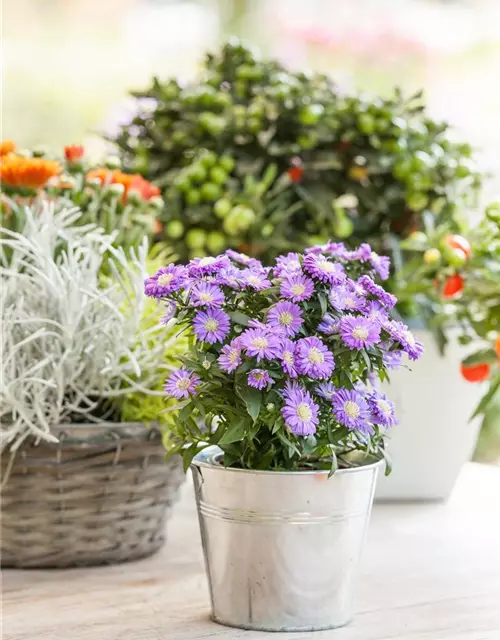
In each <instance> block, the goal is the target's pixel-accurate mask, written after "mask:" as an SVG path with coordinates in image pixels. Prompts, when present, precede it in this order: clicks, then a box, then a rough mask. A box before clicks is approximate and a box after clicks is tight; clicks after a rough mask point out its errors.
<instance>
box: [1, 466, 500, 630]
mask: <svg viewBox="0 0 500 640" xmlns="http://www.w3.org/2000/svg"><path fill="white" fill-rule="evenodd" d="M499 541H500V469H496V468H492V467H485V466H481V465H475V464H471V465H468V466H467V467H466V468H465V469H464V472H463V474H462V476H461V478H460V480H459V483H458V486H457V488H456V490H455V492H454V494H453V496H452V498H451V500H450V501H449V503H448V504H444V505H443V504H400V505H396V504H377V505H375V507H374V511H373V516H372V522H371V527H370V531H369V535H368V539H367V544H366V549H365V553H364V557H363V562H362V566H361V570H360V575H359V580H358V586H357V595H356V600H355V618H354V620H353V622H352V623H351V624H350V625H349V626H348V627H345V628H343V629H338V630H336V631H326V632H318V633H316V634H310V633H288V634H287V633H283V634H271V633H258V632H248V631H240V630H237V629H230V628H225V627H222V626H219V625H217V624H215V623H213V622H211V621H210V619H209V598H208V588H207V583H206V579H205V575H204V566H203V557H202V552H201V545H200V540H199V532H198V522H197V519H196V513H195V508H194V499H193V495H192V486H191V484H190V483H187V484H186V485H185V486H184V488H183V491H182V498H181V500H180V502H179V503H178V504H177V505H176V507H175V510H174V517H173V518H172V520H171V522H170V523H169V531H168V541H167V544H166V546H165V547H164V549H163V550H162V551H161V552H160V553H159V554H157V555H156V556H153V557H151V558H148V559H146V560H142V561H139V562H134V563H130V564H123V565H119V566H114V567H99V568H94V569H74V570H65V571H59V570H57V571H13V570H6V571H4V572H3V635H2V638H3V639H4V640H201V639H204V638H210V639H211V640H215V639H218V638H226V639H231V638H243V637H244V638H245V640H247V639H248V640H263V639H264V638H278V637H279V638H287V639H290V640H292V639H293V640H306V638H307V639H309V638H311V637H314V639H315V640H324V639H325V638H334V639H335V640H396V639H397V640H499V638H500V552H499V548H500V547H499Z"/></svg>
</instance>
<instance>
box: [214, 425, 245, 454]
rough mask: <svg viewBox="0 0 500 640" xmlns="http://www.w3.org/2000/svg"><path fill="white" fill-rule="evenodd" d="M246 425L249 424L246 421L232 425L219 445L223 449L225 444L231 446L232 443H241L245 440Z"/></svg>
mask: <svg viewBox="0 0 500 640" xmlns="http://www.w3.org/2000/svg"><path fill="white" fill-rule="evenodd" d="M246 425H247V423H246V421H245V420H240V421H239V422H235V423H234V424H232V425H230V427H229V428H228V429H227V431H225V433H224V435H223V436H222V438H221V439H220V440H219V442H218V443H217V444H218V445H219V446H220V447H221V446H222V445H225V444H231V443H232V442H239V441H240V440H243V438H244V437H245V431H246Z"/></svg>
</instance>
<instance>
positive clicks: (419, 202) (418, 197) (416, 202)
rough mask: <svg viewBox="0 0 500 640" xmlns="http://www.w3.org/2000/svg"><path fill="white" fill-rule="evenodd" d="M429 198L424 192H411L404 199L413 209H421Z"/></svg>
mask: <svg viewBox="0 0 500 640" xmlns="http://www.w3.org/2000/svg"><path fill="white" fill-rule="evenodd" d="M428 202H429V198H428V197H427V196H426V195H425V193H412V194H410V195H409V196H408V198H407V199H406V204H407V205H408V206H409V207H410V209H413V211H422V209H425V207H426V206H427V203H428Z"/></svg>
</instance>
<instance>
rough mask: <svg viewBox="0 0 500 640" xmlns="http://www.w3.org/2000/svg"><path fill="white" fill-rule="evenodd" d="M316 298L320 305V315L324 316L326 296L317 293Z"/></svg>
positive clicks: (326, 304)
mask: <svg viewBox="0 0 500 640" xmlns="http://www.w3.org/2000/svg"><path fill="white" fill-rule="evenodd" d="M318 299H319V304H320V305H321V315H322V316H324V315H325V314H326V312H327V309H328V303H327V300H326V297H325V296H323V295H321V294H320V293H319V294H318Z"/></svg>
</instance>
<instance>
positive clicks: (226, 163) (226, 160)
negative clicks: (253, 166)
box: [218, 155, 234, 173]
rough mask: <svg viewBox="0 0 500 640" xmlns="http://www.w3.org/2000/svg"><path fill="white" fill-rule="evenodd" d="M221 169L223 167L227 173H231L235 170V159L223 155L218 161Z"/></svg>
mask: <svg viewBox="0 0 500 640" xmlns="http://www.w3.org/2000/svg"><path fill="white" fill-rule="evenodd" d="M218 164H219V167H222V168H223V169H224V170H225V171H227V173H231V171H232V170H233V169H234V158H232V157H231V156H228V155H223V156H221V157H220V158H219V161H218Z"/></svg>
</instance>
